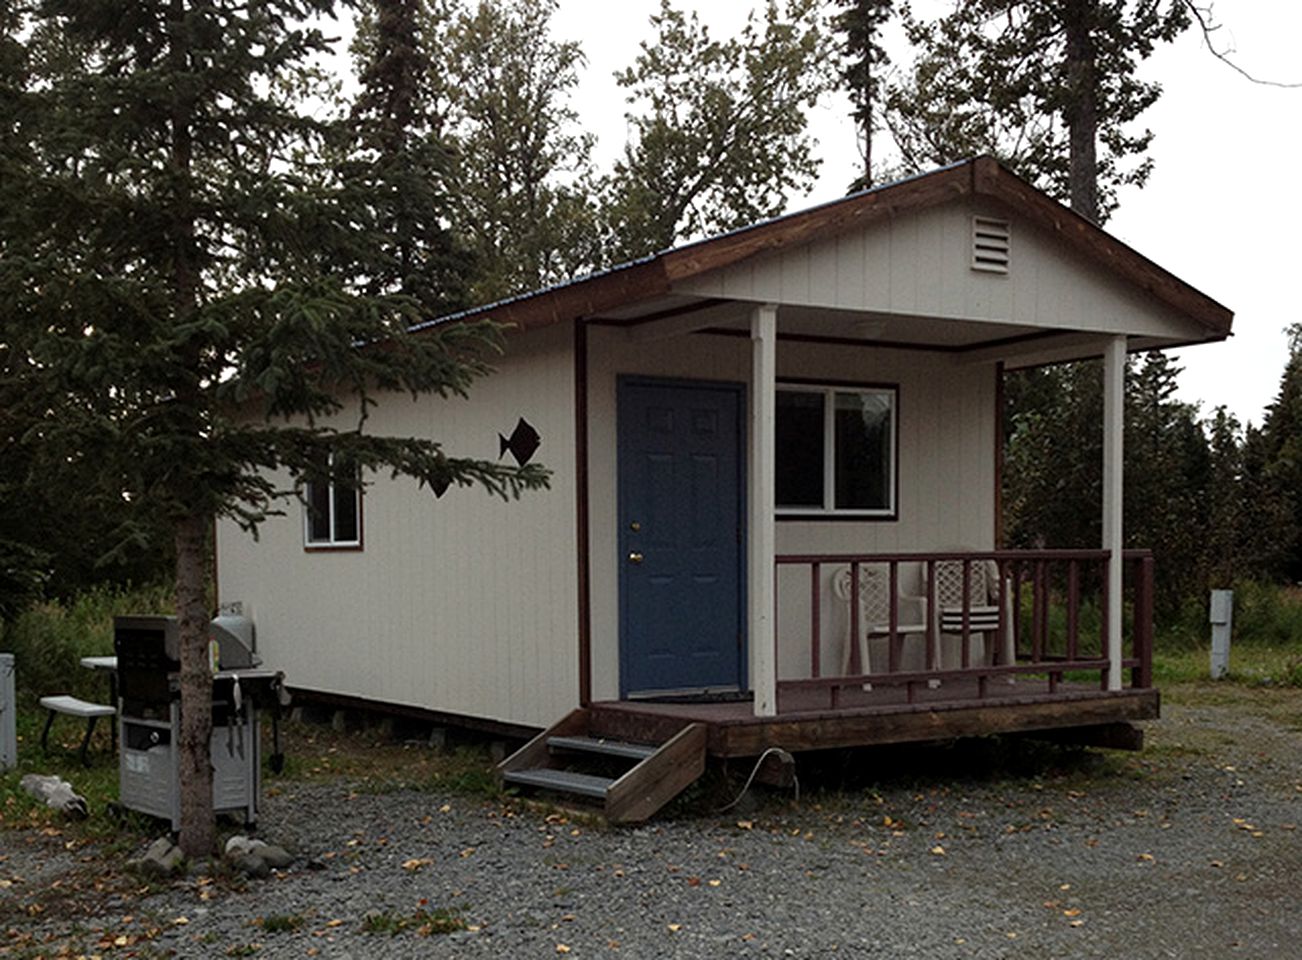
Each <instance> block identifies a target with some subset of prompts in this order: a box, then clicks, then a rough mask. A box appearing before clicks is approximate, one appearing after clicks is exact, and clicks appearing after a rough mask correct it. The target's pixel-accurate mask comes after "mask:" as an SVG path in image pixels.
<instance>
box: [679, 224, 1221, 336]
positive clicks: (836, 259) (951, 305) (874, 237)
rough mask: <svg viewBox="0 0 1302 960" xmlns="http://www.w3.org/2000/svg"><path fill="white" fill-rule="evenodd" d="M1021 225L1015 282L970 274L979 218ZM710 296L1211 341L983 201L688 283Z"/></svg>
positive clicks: (1016, 234)
mask: <svg viewBox="0 0 1302 960" xmlns="http://www.w3.org/2000/svg"><path fill="white" fill-rule="evenodd" d="M974 215H979V216H988V217H996V218H1006V219H1009V220H1011V221H1012V266H1011V268H1010V270H1009V272H1008V274H1007V275H1006V276H1004V275H998V274H991V273H984V272H981V271H977V270H972V269H971V267H970V264H971V260H972V217H973V216H974ZM676 289H677V290H678V291H679V292H681V293H690V294H695V295H698V296H705V297H728V298H734V299H738V300H746V301H752V302H756V303H781V304H787V305H793V306H794V305H799V306H809V307H828V308H833V309H841V310H851V311H856V312H861V313H862V312H868V313H882V314H897V315H901V316H926V317H938V318H943V319H952V320H975V321H987V322H992V323H994V322H997V323H1011V324H1018V325H1024V326H1028V327H1037V328H1049V329H1063V330H1073V331H1085V332H1090V333H1102V334H1116V333H1125V334H1129V335H1131V336H1154V337H1165V338H1186V337H1201V336H1202V335H1203V334H1204V333H1205V331H1204V330H1203V329H1202V328H1200V327H1199V326H1198V325H1197V324H1195V323H1194V322H1193V321H1191V320H1189V319H1188V318H1186V317H1182V316H1181V315H1180V314H1178V313H1177V312H1176V311H1175V310H1173V309H1172V308H1170V307H1168V306H1166V305H1164V304H1162V303H1159V302H1158V301H1157V300H1155V299H1153V298H1151V297H1147V296H1145V295H1144V294H1143V293H1142V292H1141V291H1139V290H1137V289H1136V288H1135V287H1134V286H1133V285H1132V284H1129V283H1126V282H1124V281H1122V280H1120V279H1118V278H1117V277H1115V276H1113V275H1112V274H1110V273H1108V271H1107V270H1105V269H1104V268H1103V267H1100V266H1098V265H1096V264H1094V263H1093V262H1091V261H1088V260H1086V259H1085V258H1084V257H1082V256H1080V255H1078V254H1076V253H1074V252H1072V251H1070V250H1069V249H1068V248H1067V247H1066V246H1065V245H1064V244H1063V243H1061V242H1059V241H1057V240H1055V238H1054V237H1053V235H1052V234H1050V233H1049V232H1047V231H1045V230H1042V229H1040V228H1039V227H1035V226H1033V225H1031V224H1028V223H1026V222H1025V221H1023V220H1019V219H1018V218H1017V217H1016V215H1015V214H1011V213H1009V212H1008V211H1005V210H1003V209H1001V208H1000V207H999V205H998V204H996V203H994V202H992V201H990V200H986V199H981V200H978V201H970V200H963V201H958V202H955V203H951V204H948V205H944V206H940V207H933V208H931V209H927V210H921V211H916V212H909V213H904V214H901V215H899V216H897V217H895V218H894V219H892V220H889V221H886V222H882V223H875V224H872V225H871V226H869V227H867V228H865V229H863V230H856V231H852V232H850V233H846V234H843V235H841V236H838V237H833V238H831V239H827V240H821V241H817V242H814V243H811V244H808V245H805V246H801V247H797V248H794V249H790V250H783V251H780V252H777V253H773V254H770V255H767V256H763V257H759V258H756V259H754V260H748V261H745V262H742V263H739V264H736V265H734V266H731V267H728V268H725V269H723V270H719V271H717V272H715V273H711V274H708V275H705V276H702V277H698V278H695V279H692V280H689V281H685V282H683V283H681V284H679V285H678V286H677V287H676Z"/></svg>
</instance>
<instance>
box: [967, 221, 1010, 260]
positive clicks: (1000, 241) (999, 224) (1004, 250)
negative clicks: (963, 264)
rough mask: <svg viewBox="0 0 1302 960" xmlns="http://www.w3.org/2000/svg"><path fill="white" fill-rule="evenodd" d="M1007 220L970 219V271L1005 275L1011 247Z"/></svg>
mask: <svg viewBox="0 0 1302 960" xmlns="http://www.w3.org/2000/svg"><path fill="white" fill-rule="evenodd" d="M1010 231H1011V228H1010V227H1009V225H1008V221H1007V220H991V219H990V218H989V217H973V218H972V269H973V270H982V271H985V272H986V273H1007V272H1008V263H1009V259H1010V250H1011V246H1012V239H1011V232H1010Z"/></svg>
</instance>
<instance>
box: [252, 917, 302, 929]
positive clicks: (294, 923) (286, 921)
mask: <svg viewBox="0 0 1302 960" xmlns="http://www.w3.org/2000/svg"><path fill="white" fill-rule="evenodd" d="M255 922H256V923H257V925H258V926H259V927H261V928H262V929H263V930H265V931H266V932H267V933H293V932H294V931H295V930H297V929H299V928H300V927H301V926H303V924H304V923H306V922H307V918H306V917H304V916H303V915H302V914H298V913H269V914H267V915H266V916H265V917H260V918H259V919H258V920H257V921H255Z"/></svg>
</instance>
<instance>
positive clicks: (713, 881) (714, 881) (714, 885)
mask: <svg viewBox="0 0 1302 960" xmlns="http://www.w3.org/2000/svg"><path fill="white" fill-rule="evenodd" d="M721 883H723V881H722V880H710V881H709V884H710V886H712V887H717V886H718V885H719V884H721Z"/></svg>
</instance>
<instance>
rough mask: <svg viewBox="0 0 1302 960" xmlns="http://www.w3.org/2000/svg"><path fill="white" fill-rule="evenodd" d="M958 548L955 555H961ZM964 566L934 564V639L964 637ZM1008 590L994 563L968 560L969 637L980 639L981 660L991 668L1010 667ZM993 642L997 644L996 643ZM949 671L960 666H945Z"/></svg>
mask: <svg viewBox="0 0 1302 960" xmlns="http://www.w3.org/2000/svg"><path fill="white" fill-rule="evenodd" d="M962 549H963V548H958V549H957V550H955V551H954V552H955V553H957V552H960V551H961V550H962ZM963 564H964V561H962V560H938V561H936V564H935V577H936V585H935V593H934V594H933V596H934V597H935V600H936V609H935V614H934V615H935V618H936V624H935V629H936V636H937V639H938V640H939V638H940V636H941V635H946V636H959V637H961V636H962V634H963ZM1009 604H1010V597H1009V591H1007V590H1004V589H1003V587H1002V585H1001V584H1000V580H999V565H998V564H997V563H995V562H994V561H993V560H971V561H968V607H967V626H968V635H969V636H975V635H979V636H980V637H981V640H982V651H981V660H982V661H983V662H985V663H988V664H990V665H991V666H994V665H996V664H1011V663H1013V662H1014V661H1015V659H1016V656H1015V654H1014V652H1013V629H1012V628H1013V617H1012V610H1011V607H1010V605H1009ZM1001 605H1003V606H1004V607H1005V608H1006V609H1005V617H1004V630H1003V635H1002V636H999V609H1000V606H1001ZM996 639H997V640H998V642H996ZM946 666H947V667H948V668H950V669H956V668H958V667H961V666H962V664H953V665H952V666H951V665H948V664H947V665H946Z"/></svg>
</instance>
